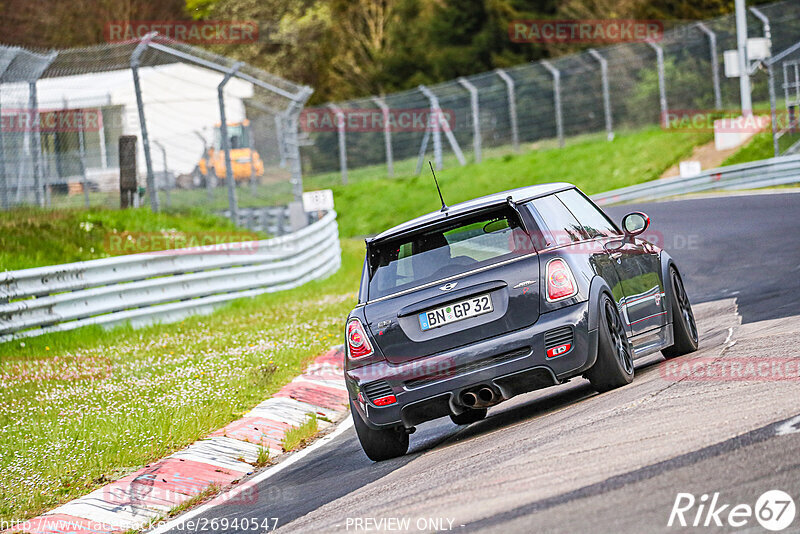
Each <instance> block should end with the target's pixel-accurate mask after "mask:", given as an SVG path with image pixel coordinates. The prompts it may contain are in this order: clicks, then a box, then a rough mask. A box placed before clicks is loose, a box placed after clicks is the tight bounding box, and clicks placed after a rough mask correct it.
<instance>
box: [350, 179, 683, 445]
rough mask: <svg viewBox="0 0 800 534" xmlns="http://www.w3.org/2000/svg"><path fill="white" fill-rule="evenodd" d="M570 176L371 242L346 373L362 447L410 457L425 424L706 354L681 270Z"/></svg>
mask: <svg viewBox="0 0 800 534" xmlns="http://www.w3.org/2000/svg"><path fill="white" fill-rule="evenodd" d="M648 225H649V219H648V218H647V216H646V215H645V214H643V213H639V212H634V213H630V214H628V215H626V216H625V217H624V218H623V219H622V228H623V231H620V229H619V228H618V227H617V226H616V225H615V224H614V223H613V222H612V221H611V220H610V219H609V218H608V217H607V216H606V215H605V214H604V213H603V211H602V210H600V209H599V208H598V207H597V206H595V205H594V203H592V201H591V200H589V199H588V198H587V197H586V196H585V195H583V193H581V192H580V191H579V190H578V189H577V188H575V186H573V185H570V184H566V183H556V184H546V185H538V186H532V187H524V188H520V189H514V190H512V191H506V192H503V193H497V194H494V195H489V196H486V197H482V198H478V199H475V200H471V201H468V202H464V203H462V204H457V205H454V206H451V207H449V208H443V209H442V210H441V211H439V212H434V213H430V214H428V215H424V216H422V217H419V218H416V219H414V220H411V221H409V222H407V223H404V224H401V225H399V226H397V227H395V228H392V229H390V230H387V231H385V232H383V233H382V234H380V235H378V236H376V237H374V238H371V239H368V240H367V242H366V245H367V256H366V260H365V262H364V269H363V274H362V278H361V290H360V292H359V299H358V305H357V306H356V307H355V309H354V310H353V311H352V312H351V313H350V315H349V317H348V319H347V323H346V328H345V337H346V343H345V346H346V355H347V356H346V361H345V379H346V383H347V389H348V392H349V396H350V408H351V411H352V415H353V420H354V423H355V428H356V432H357V434H358V437H359V440H360V442H361V445H362V447H363V448H364V451H365V452H366V454H367V456H368V457H369V458H371V459H372V460H376V461H377V460H384V459H388V458H393V457H396V456H400V455H403V454H405V453H406V451H407V450H408V435H409V434H411V433H412V432H413V431H414V429H415V425H418V424H420V423H422V422H424V421H428V420H431V419H436V418H438V417H446V416H450V418H451V419H452V420H453V422H455V423H456V424H468V423H472V422H475V421H478V420H480V419H482V418H483V417H485V416H486V411H487V407H489V406H493V405H495V404H497V403H499V402H502V401H503V400H507V399H510V398H511V397H513V396H515V395H518V394H520V393H525V392H528V391H533V390H536V389H539V388H543V387H547V386H552V385H556V384H562V383H564V382H566V381H568V380H570V379H571V378H574V377H578V376H584V377H586V378H587V379H588V380H589V381H590V383H591V384H592V386H593V387H594V388H595V389H597V390H598V391H601V392H602V391H607V390H610V389H613V388H616V387H619V386H623V385H625V384H628V383H630V381H631V380H632V379H633V372H634V367H633V360H634V359H635V358H638V357H641V356H645V355H647V354H652V353H653V352H656V351H659V350H660V351H661V352H662V353H663V354H664V356H665V357H668V358H671V357H675V356H678V355H681V354H685V353H688V352H692V351H694V350H696V349H697V339H698V338H697V327H696V325H695V321H694V316H693V315H692V308H691V306H690V304H689V299H688V297H687V296H686V293H685V291H684V287H683V283H682V281H681V277H680V274H679V272H678V268H677V266H676V265H675V262H674V261H673V260H672V258H670V256H669V255H668V254H667V253H666V252H664V251H663V250H661V249H659V248H658V247H656V246H655V245H653V244H651V243H649V242H647V241H645V240H643V239H640V238H637V237H636V236H637V235H639V234H641V233H642V232H644V231H645V230H646V229H647V227H648Z"/></svg>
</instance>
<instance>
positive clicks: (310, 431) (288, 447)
mask: <svg viewBox="0 0 800 534" xmlns="http://www.w3.org/2000/svg"><path fill="white" fill-rule="evenodd" d="M318 431H319V425H318V424H317V414H315V413H312V414H309V417H308V419H307V420H306V422H305V423H303V424H302V425H300V426H296V427H294V428H290V429H289V430H287V431H286V434H285V435H284V436H283V442H282V443H281V445H282V447H283V451H284V452H289V451H293V450H295V449H296V448H298V447H300V446H301V445H305V444H306V443H307V442H308V440H310V439H311V438H313V437H314V436H315V435H316V434H317V432H318Z"/></svg>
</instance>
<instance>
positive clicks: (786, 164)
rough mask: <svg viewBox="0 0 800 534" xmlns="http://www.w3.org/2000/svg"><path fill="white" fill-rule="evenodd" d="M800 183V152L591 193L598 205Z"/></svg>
mask: <svg viewBox="0 0 800 534" xmlns="http://www.w3.org/2000/svg"><path fill="white" fill-rule="evenodd" d="M798 182H800V155H792V156H781V157H777V158H770V159H765V160H760V161H752V162H748V163H741V164H739V165H730V166H728V167H719V168H716V169H710V170H707V171H703V172H702V173H700V174H698V175H697V176H692V177H690V178H662V179H660V180H654V181H652V182H646V183H643V184H637V185H632V186H630V187H623V188H622V189H615V190H613V191H608V192H606V193H600V194H597V195H593V196H592V200H594V201H595V202H596V203H597V204H598V205H601V206H604V205H609V204H618V203H622V202H632V201H644V200H658V199H662V198H668V197H672V196H676V195H682V194H685V193H700V192H703V191H712V190H729V191H730V190H738V189H756V188H759V187H772V186H776V185H786V184H793V183H798Z"/></svg>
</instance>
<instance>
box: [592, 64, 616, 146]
mask: <svg viewBox="0 0 800 534" xmlns="http://www.w3.org/2000/svg"><path fill="white" fill-rule="evenodd" d="M588 52H589V54H590V55H591V56H592V57H593V58H595V59H596V60H597V61H598V63H600V75H601V77H602V84H603V112H604V114H605V118H606V138H607V139H608V140H609V141H611V140H613V139H614V124H613V119H612V117H611V95H610V93H609V89H608V61H607V60H606V58H604V57H603V56H602V55H600V52H598V51H597V50H595V49H594V48H590V49H589V50H588Z"/></svg>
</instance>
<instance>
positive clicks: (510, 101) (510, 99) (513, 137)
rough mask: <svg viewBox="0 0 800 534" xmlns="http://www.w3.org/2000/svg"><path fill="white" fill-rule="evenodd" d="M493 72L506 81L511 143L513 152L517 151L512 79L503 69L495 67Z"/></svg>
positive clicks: (517, 135) (515, 106)
mask: <svg viewBox="0 0 800 534" xmlns="http://www.w3.org/2000/svg"><path fill="white" fill-rule="evenodd" d="M495 72H496V73H497V75H498V76H500V78H501V79H502V80H503V81H504V82H505V83H506V92H507V93H508V120H509V122H510V123H511V144H512V145H513V146H514V152H519V129H518V128H517V97H516V93H515V91H514V79H513V78H511V76H509V75H508V73H507V72H506V71H504V70H503V69H496V70H495Z"/></svg>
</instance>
